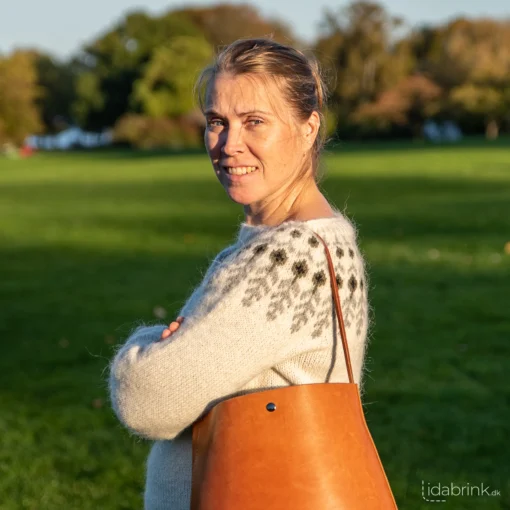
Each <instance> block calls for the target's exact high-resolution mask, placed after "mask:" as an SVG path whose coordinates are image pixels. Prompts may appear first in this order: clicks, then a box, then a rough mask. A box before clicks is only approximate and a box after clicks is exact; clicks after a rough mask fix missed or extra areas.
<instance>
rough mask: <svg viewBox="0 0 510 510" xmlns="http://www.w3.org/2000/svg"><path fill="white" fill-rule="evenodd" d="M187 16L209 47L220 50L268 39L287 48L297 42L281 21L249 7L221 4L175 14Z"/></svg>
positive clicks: (188, 8) (187, 8)
mask: <svg viewBox="0 0 510 510" xmlns="http://www.w3.org/2000/svg"><path fill="white" fill-rule="evenodd" d="M174 14H184V15H186V16H188V17H189V18H190V19H191V20H192V21H193V23H194V24H195V25H196V26H197V27H198V28H199V29H200V31H201V32H202V33H203V35H204V37H205V38H206V39H207V41H209V43H210V44H211V45H212V46H213V47H214V48H215V49H217V48H218V47H220V46H223V45H227V44H230V43H231V42H233V41H235V40H237V39H242V38H246V37H268V36H271V37H272V38H273V39H274V40H275V41H278V42H283V43H287V44H293V43H295V42H296V39H295V37H294V35H293V34H292V31H291V29H290V28H289V27H288V26H287V25H285V24H284V23H282V22H281V21H278V20H274V19H267V18H264V17H263V16H262V15H261V14H260V13H259V11H258V10H257V9H256V8H255V7H253V6H250V5H248V4H241V5H233V4H226V3H223V4H218V5H214V6H212V7H186V8H184V9H180V10H176V11H174Z"/></svg>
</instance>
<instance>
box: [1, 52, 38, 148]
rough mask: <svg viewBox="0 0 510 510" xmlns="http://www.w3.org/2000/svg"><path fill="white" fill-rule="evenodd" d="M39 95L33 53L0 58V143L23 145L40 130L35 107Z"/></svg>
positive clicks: (21, 53) (17, 53)
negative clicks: (31, 135)
mask: <svg viewBox="0 0 510 510" xmlns="http://www.w3.org/2000/svg"><path fill="white" fill-rule="evenodd" d="M39 96H40V90H39V89H38V87H37V72H36V68H35V65H34V56H33V53H32V52H26V51H15V52H14V53H12V54H11V55H10V56H9V57H2V56H0V143H5V142H10V143H14V144H18V145H20V144H22V143H23V140H24V139H25V138H26V137H27V136H28V135H30V134H32V133H34V132H37V131H39V130H41V129H42V123H41V117H40V114H39V111H38V109H37V106H36V101H37V99H38V97H39Z"/></svg>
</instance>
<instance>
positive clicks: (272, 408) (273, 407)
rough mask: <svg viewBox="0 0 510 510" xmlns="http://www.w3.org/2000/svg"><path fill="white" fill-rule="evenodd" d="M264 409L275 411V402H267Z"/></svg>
mask: <svg viewBox="0 0 510 510" xmlns="http://www.w3.org/2000/svg"><path fill="white" fill-rule="evenodd" d="M266 409H267V410H268V411H269V412H271V413H272V412H273V411H276V404H273V403H272V402H269V404H267V406H266Z"/></svg>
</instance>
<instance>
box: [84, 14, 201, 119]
mask: <svg viewBox="0 0 510 510" xmlns="http://www.w3.org/2000/svg"><path fill="white" fill-rule="evenodd" d="M179 36H196V37H200V36H201V34H200V31H199V30H198V29H197V27H195V25H194V24H193V22H192V21H191V20H190V19H189V18H188V17H187V16H185V15H184V14H173V13H168V14H165V15H163V16H160V17H151V16H149V15H147V14H145V13H143V12H133V13H130V14H128V15H127V16H126V17H125V18H124V19H123V20H122V21H121V22H120V23H119V24H117V26H115V27H114V28H113V30H111V31H109V32H107V33H106V34H104V35H102V36H100V37H99V38H98V39H96V40H95V41H94V42H93V43H91V44H89V45H88V46H86V47H85V49H84V51H83V53H82V55H81V56H80V61H81V62H82V63H83V64H84V66H85V67H86V68H87V72H88V73H91V74H92V75H94V76H95V78H91V77H83V78H80V82H79V84H78V91H77V94H78V98H77V102H76V106H75V111H77V112H79V115H80V119H81V123H82V125H84V126H85V127H88V128H91V129H101V128H104V127H105V126H112V125H113V124H114V123H115V121H116V120H117V119H118V118H119V117H120V116H121V115H123V114H124V113H126V112H130V111H133V110H132V105H133V103H132V102H131V94H132V91H133V85H134V83H135V82H136V81H137V80H138V79H140V77H141V74H142V70H143V66H144V65H145V64H146V63H147V62H149V60H150V59H151V57H152V55H153V52H154V50H155V49H156V48H158V47H160V46H164V45H166V44H168V43H169V42H170V41H171V40H172V39H173V38H175V37H179Z"/></svg>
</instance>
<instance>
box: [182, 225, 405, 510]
mask: <svg viewBox="0 0 510 510" xmlns="http://www.w3.org/2000/svg"><path fill="white" fill-rule="evenodd" d="M315 235H316V236H317V237H318V238H319V239H320V240H321V241H322V243H323V244H324V247H325V250H326V257H327V259H328V266H329V274H330V280H331V288H332V291H333V298H334V302H335V309H336V314H337V317H338V321H339V324H340V332H341V337H342V345H343V351H344V356H345V362H346V366H347V371H348V375H349V382H348V383H319V384H302V385H294V386H287V387H284V388H276V389H274V390H263V391H259V392H256V393H250V394H246V395H242V396H239V397H233V398H231V399H227V400H224V401H222V402H220V403H219V404H217V405H216V406H214V407H213V408H212V409H211V411H209V413H207V414H206V415H205V416H204V417H203V418H201V419H199V420H198V421H197V422H195V424H194V425H193V475H192V492H191V510H287V509H288V510H358V509H359V510H387V509H392V510H394V509H396V508H397V505H396V503H395V499H394V498H393V494H392V492H391V488H390V485H389V483H388V479H387V478H386V474H385V472H384V468H383V466H382V464H381V461H380V459H379V455H378V453H377V449H376V447H375V445H374V442H373V440H372V436H371V435H370V432H369V430H368V427H367V424H366V421H365V417H364V414H363V408H362V405H361V399H360V394H359V390H358V385H357V384H356V383H354V379H353V375H352V367H351V361H350V357H349V348H348V345H347V338H346V333H345V326H344V320H343V316H342V310H341V306H340V298H339V294H338V287H337V283H336V278H335V270H334V266H333V262H332V260H331V255H330V253H329V250H328V247H327V245H326V243H325V242H324V240H323V239H322V238H321V237H320V236H319V235H317V234H315Z"/></svg>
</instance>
